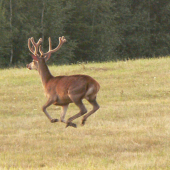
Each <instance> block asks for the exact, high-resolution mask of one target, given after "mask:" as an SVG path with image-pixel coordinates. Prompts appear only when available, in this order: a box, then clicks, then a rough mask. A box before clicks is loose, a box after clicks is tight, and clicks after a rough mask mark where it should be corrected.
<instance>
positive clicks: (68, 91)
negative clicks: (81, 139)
mask: <svg viewBox="0 0 170 170" xmlns="http://www.w3.org/2000/svg"><path fill="white" fill-rule="evenodd" d="M64 40H65V39H64ZM64 40H62V39H60V41H63V42H65V41H64ZM29 41H30V40H29ZM31 42H32V44H33V46H34V48H35V51H33V50H32V49H31V48H30V45H28V46H29V49H30V51H31V52H32V53H33V52H34V53H35V54H34V53H33V54H34V55H33V56H32V57H33V62H31V63H30V64H28V65H27V68H29V69H30V70H31V69H36V70H38V72H39V75H40V77H41V80H42V84H43V87H44V90H45V95H46V97H47V98H48V100H47V102H46V104H45V105H44V106H43V107H42V110H43V112H44V113H45V114H46V116H47V117H48V118H49V120H50V121H51V122H52V123H53V122H58V121H59V120H58V119H52V118H51V116H50V115H49V114H48V112H47V110H46V108H47V107H49V106H50V105H52V104H54V105H59V106H61V108H62V112H61V117H60V121H61V122H64V123H66V124H67V125H66V127H67V126H73V127H76V124H74V123H72V121H73V120H74V119H76V118H78V117H80V116H82V115H84V114H85V113H86V112H87V110H86V108H85V106H84V104H83V103H82V100H83V99H86V100H88V101H89V103H91V104H92V105H93V109H92V110H91V111H90V112H89V113H87V114H86V115H84V117H83V119H82V124H83V125H84V124H85V121H86V119H87V117H89V116H90V115H91V114H93V113H94V112H95V111H96V110H98V109H99V105H98V104H97V102H96V96H97V93H98V91H99V89H100V85H99V83H98V82H97V81H96V80H94V79H93V78H92V77H90V76H88V75H70V76H56V77H54V76H52V74H51V73H50V71H49V69H48V67H47V65H46V60H45V59H46V58H45V57H47V56H46V55H47V54H46V55H45V57H39V56H38V54H37V53H36V52H37V48H38V45H39V44H40V42H41V40H39V41H38V43H35V42H34V40H33V39H31ZM63 42H60V44H59V46H61V43H63ZM28 44H29V43H28ZM40 53H41V54H43V52H42V51H41V50H40ZM50 54H51V53H50ZM48 55H49V54H48ZM42 56H43V55H42ZM47 59H49V57H47ZM69 103H75V104H76V105H77V106H78V107H79V109H80V112H79V113H78V114H76V115H74V116H72V117H70V118H69V119H68V120H67V122H66V121H65V120H64V118H65V114H66V111H67V108H68V105H69Z"/></svg>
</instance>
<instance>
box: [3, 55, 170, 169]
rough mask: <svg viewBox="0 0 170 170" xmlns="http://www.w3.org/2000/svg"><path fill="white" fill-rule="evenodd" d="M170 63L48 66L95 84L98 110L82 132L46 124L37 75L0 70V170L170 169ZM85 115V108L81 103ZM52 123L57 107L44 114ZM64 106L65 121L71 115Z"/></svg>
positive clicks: (166, 60)
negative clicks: (97, 85)
mask: <svg viewBox="0 0 170 170" xmlns="http://www.w3.org/2000/svg"><path fill="white" fill-rule="evenodd" d="M169 63H170V58H169V57H167V58H160V59H152V60H144V59H141V60H136V61H127V62H115V63H114V62H108V63H89V64H85V65H71V66H58V67H57V66H50V67H49V68H50V70H51V72H52V74H53V75H71V74H88V75H90V76H92V77H94V78H95V79H96V80H97V81H98V82H99V83H100V85H101V89H100V92H99V94H98V103H99V104H100V106H101V107H100V109H99V110H98V111H97V112H96V113H95V114H94V115H92V116H91V117H89V119H88V120H87V122H86V124H85V126H83V127H81V126H80V122H81V118H79V119H77V120H75V121H74V122H75V123H76V124H77V125H78V128H77V129H75V128H71V127H69V128H65V124H63V123H55V124H51V123H50V122H49V121H48V119H47V118H46V116H45V115H44V114H43V112H42V111H41V106H42V105H43V104H44V103H45V101H46V98H45V96H44V92H43V88H42V85H41V81H40V78H39V75H38V73H37V72H36V71H29V70H27V69H26V68H22V69H4V70H0V169H10V170H18V169H24V170H25V169H43V170H46V169H51V170H54V169H61V170H66V169H73V170H78V169H81V170H82V169H84V170H87V169H88V170H100V169H108V170H119V169H120V170H121V169H122V170H124V169H125V170H169V169H170V107H169V106H170V66H169ZM84 103H85V104H86V106H87V108H88V110H90V108H91V106H90V105H89V104H88V103H87V102H86V101H84ZM48 111H49V113H50V114H51V115H52V117H54V118H59V116H60V108H59V107H55V106H51V107H50V108H49V109H48ZM77 112H78V109H77V107H76V106H75V105H74V104H71V105H70V107H69V109H68V112H67V115H66V118H69V117H70V116H72V115H73V114H75V113H77Z"/></svg>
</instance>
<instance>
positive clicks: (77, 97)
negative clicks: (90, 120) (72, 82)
mask: <svg viewBox="0 0 170 170" xmlns="http://www.w3.org/2000/svg"><path fill="white" fill-rule="evenodd" d="M83 96H84V93H80V94H73V95H72V94H70V95H69V97H70V99H71V100H72V101H73V102H74V103H75V105H76V106H78V108H79V109H80V111H79V113H77V114H75V115H74V116H72V117H70V118H69V119H68V120H67V122H66V123H67V125H66V127H68V126H73V125H75V124H74V123H72V121H73V120H75V119H77V118H78V117H80V116H82V115H84V114H85V113H87V109H86V108H85V106H84V104H83V102H82V98H83ZM73 127H74V126H73Z"/></svg>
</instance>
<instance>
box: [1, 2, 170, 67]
mask: <svg viewBox="0 0 170 170" xmlns="http://www.w3.org/2000/svg"><path fill="white" fill-rule="evenodd" d="M169 28H170V1H169V0H142V1H139V0H81V1H80V0H29V1H28V0H0V68H2V67H9V66H13V65H15V66H22V65H24V64H26V63H28V62H30V61H31V56H30V53H29V50H28V47H27V41H28V38H30V37H34V39H35V41H38V39H39V38H43V40H44V42H43V44H42V45H43V51H47V50H48V37H51V38H52V44H53V48H54V47H56V46H57V45H58V37H59V36H62V35H64V36H65V37H66V39H67V43H65V44H64V46H63V47H62V49H61V50H59V51H58V52H57V53H55V54H53V56H52V57H51V59H50V60H49V62H50V63H51V64H71V63H76V62H87V61H90V62H93V61H97V62H102V61H117V60H127V59H136V58H152V57H159V56H166V55H169V54H170V34H169Z"/></svg>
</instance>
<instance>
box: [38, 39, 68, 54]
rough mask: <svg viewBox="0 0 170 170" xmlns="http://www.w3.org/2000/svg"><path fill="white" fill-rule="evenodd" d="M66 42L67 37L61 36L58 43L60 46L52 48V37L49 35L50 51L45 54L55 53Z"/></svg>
mask: <svg viewBox="0 0 170 170" xmlns="http://www.w3.org/2000/svg"><path fill="white" fill-rule="evenodd" d="M65 42H66V39H65V37H64V36H62V37H59V44H58V46H57V47H56V48H55V49H53V50H52V44H51V38H50V37H49V51H48V52H47V53H44V54H43V55H44V56H47V55H49V54H51V53H54V52H56V51H58V50H59V49H60V48H61V46H62V45H63V43H65ZM41 52H42V51H41Z"/></svg>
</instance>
